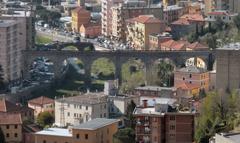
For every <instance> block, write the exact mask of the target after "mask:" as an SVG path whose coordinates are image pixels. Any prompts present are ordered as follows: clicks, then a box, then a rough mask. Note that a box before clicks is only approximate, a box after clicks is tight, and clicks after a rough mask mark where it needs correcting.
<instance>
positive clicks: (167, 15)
mask: <svg viewBox="0 0 240 143" xmlns="http://www.w3.org/2000/svg"><path fill="white" fill-rule="evenodd" d="M183 14H184V8H183V7H180V6H178V5H172V6H167V7H165V8H164V10H163V19H164V21H165V22H166V23H167V24H170V23H172V22H173V21H176V20H177V19H178V18H179V17H181V16H182V15H183Z"/></svg>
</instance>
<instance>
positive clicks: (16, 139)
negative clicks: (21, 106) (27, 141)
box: [0, 113, 23, 143]
mask: <svg viewBox="0 0 240 143" xmlns="http://www.w3.org/2000/svg"><path fill="white" fill-rule="evenodd" d="M0 128H1V130H2V132H3V134H4V136H5V141H6V143H22V141H23V133H22V118H21V114H16V113H0Z"/></svg>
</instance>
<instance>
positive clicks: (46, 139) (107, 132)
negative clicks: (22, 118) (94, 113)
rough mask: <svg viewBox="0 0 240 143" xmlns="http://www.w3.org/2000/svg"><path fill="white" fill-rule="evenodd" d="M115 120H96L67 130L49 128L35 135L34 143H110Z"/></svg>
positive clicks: (116, 126)
mask: <svg viewBox="0 0 240 143" xmlns="http://www.w3.org/2000/svg"><path fill="white" fill-rule="evenodd" d="M117 131H118V120H117V119H104V118H97V119H93V120H91V121H88V122H86V123H83V124H80V125H74V126H72V127H70V128H69V129H62V128H49V129H45V130H42V131H40V132H37V133H35V143H51V142H54V143H76V142H84V143H112V142H113V135H114V134H115V133H116V132H117Z"/></svg>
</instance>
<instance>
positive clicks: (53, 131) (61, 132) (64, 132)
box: [35, 128, 72, 137]
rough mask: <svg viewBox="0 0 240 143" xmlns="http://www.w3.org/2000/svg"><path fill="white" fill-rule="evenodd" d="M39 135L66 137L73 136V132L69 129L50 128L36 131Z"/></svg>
mask: <svg viewBox="0 0 240 143" xmlns="http://www.w3.org/2000/svg"><path fill="white" fill-rule="evenodd" d="M35 134H37V135H49V136H64V137H72V134H71V133H70V132H69V130H68V129H62V128H48V129H44V130H42V131H39V132H36V133H35Z"/></svg>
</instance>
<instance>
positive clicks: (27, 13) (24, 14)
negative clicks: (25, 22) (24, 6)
mask: <svg viewBox="0 0 240 143" xmlns="http://www.w3.org/2000/svg"><path fill="white" fill-rule="evenodd" d="M2 16H12V17H30V16H31V11H28V10H26V11H24V10H21V11H18V10H16V11H13V13H11V14H5V13H3V14H2Z"/></svg>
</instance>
